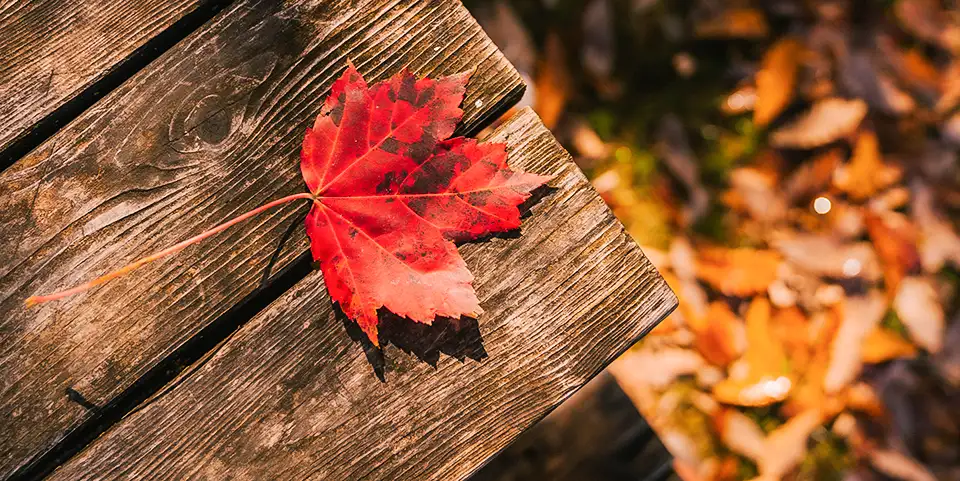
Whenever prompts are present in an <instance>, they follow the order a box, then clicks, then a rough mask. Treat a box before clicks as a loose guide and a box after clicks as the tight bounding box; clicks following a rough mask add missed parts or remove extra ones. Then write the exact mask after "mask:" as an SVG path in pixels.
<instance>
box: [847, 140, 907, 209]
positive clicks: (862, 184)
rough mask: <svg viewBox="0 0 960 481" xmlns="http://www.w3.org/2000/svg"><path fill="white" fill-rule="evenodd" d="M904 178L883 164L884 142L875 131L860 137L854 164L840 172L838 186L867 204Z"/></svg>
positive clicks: (853, 159) (854, 198) (855, 198)
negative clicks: (882, 190) (881, 152)
mask: <svg viewBox="0 0 960 481" xmlns="http://www.w3.org/2000/svg"><path fill="white" fill-rule="evenodd" d="M899 179H900V170H899V169H896V168H894V167H890V166H888V165H887V164H885V163H884V162H883V158H882V157H881V154H880V143H879V141H878V140H877V135H876V134H875V133H873V131H870V130H865V131H863V132H861V133H860V137H858V138H857V145H856V147H855V148H854V150H853V157H852V158H851V159H850V163H849V164H847V165H845V166H843V167H841V168H840V169H838V170H837V172H836V175H835V176H834V180H833V182H834V184H835V185H836V186H837V188H838V189H840V190H842V191H844V192H846V193H847V195H848V196H849V197H850V198H851V199H853V200H855V201H860V202H862V201H864V200H866V199H868V198H870V197H871V196H873V195H874V194H876V193H877V192H878V191H879V190H881V189H885V188H887V187H889V186H890V185H891V184H893V183H894V182H896V181H897V180H899Z"/></svg>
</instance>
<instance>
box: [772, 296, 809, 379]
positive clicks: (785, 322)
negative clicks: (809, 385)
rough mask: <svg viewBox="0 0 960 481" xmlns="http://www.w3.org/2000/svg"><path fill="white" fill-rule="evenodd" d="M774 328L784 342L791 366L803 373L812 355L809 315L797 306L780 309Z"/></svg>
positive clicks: (774, 318)
mask: <svg viewBox="0 0 960 481" xmlns="http://www.w3.org/2000/svg"><path fill="white" fill-rule="evenodd" d="M772 330H773V333H774V335H775V336H776V338H777V339H778V340H779V342H780V343H782V344H783V348H784V351H785V352H786V354H787V357H788V358H789V359H790V364H791V366H793V368H794V370H795V371H797V372H801V373H802V372H803V370H804V369H805V368H806V367H807V364H808V363H809V361H810V355H811V350H810V344H809V339H808V322H807V316H806V315H804V314H803V311H801V310H800V308H798V307H796V306H793V307H788V308H785V309H779V310H777V313H776V314H774V316H773V322H772Z"/></svg>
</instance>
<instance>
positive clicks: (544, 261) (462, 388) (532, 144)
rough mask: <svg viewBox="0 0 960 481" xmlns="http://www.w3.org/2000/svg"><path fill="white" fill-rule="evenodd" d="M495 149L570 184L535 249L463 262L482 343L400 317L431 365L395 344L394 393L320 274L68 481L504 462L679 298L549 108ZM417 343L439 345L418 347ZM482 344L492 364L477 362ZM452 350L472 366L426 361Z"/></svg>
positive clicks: (529, 223) (509, 128)
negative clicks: (557, 131)
mask: <svg viewBox="0 0 960 481" xmlns="http://www.w3.org/2000/svg"><path fill="white" fill-rule="evenodd" d="M492 138H493V140H496V141H504V142H506V143H507V144H508V149H509V152H510V162H511V164H512V165H514V166H515V167H519V168H521V169H523V170H526V171H529V172H536V173H543V174H556V175H557V178H556V179H555V180H554V181H552V182H551V185H552V186H553V187H555V188H556V190H555V191H554V192H553V193H552V194H551V195H549V196H547V197H546V198H544V199H543V200H541V201H540V202H539V203H537V204H535V205H534V206H533V207H532V215H531V216H530V217H529V218H527V219H526V220H525V221H524V224H523V227H522V228H521V230H522V235H521V236H520V237H519V238H507V239H503V238H495V239H492V240H490V241H488V242H483V243H470V244H465V245H463V246H461V247H460V250H461V252H462V253H463V254H464V258H465V259H466V261H467V264H468V265H469V267H470V269H471V271H472V272H473V273H474V274H475V275H476V276H477V282H476V287H477V291H478V293H479V296H480V299H481V305H482V306H483V308H484V309H485V311H486V312H485V313H484V314H483V315H482V316H481V319H480V322H479V335H480V336H482V340H481V339H480V338H479V336H478V335H477V333H476V332H474V333H473V335H471V334H470V332H471V329H466V328H465V331H466V333H465V332H460V333H457V334H455V333H454V327H453V324H447V325H445V326H443V327H440V326H438V327H436V328H435V329H437V330H440V331H441V332H439V333H438V332H432V331H431V330H429V329H426V330H425V329H422V328H420V327H419V326H418V325H415V324H413V323H412V322H409V321H403V320H397V321H396V322H397V323H400V324H401V325H402V326H405V327H400V328H394V329H385V330H381V333H382V335H383V338H384V340H386V339H393V340H392V341H391V343H393V344H399V345H400V346H401V348H403V347H404V346H406V348H408V349H409V350H410V351H411V352H413V353H414V354H416V355H414V354H406V353H404V352H401V348H396V347H394V346H390V347H388V348H387V349H386V352H385V354H384V355H385V357H386V358H387V361H386V363H385V365H386V366H387V368H388V369H387V372H386V382H381V381H380V380H378V379H377V377H376V376H375V375H374V372H373V369H372V368H371V365H370V363H368V359H367V357H366V356H365V355H364V351H363V349H361V346H360V345H358V344H357V343H356V342H355V341H353V340H351V337H350V336H348V334H347V332H345V330H344V325H343V324H342V323H341V321H340V320H339V319H338V318H337V316H336V315H335V314H334V312H333V311H332V309H331V303H330V300H329V297H328V296H327V293H326V290H325V289H324V286H323V279H322V277H321V275H320V273H319V272H314V273H312V274H311V275H309V276H308V277H307V278H305V279H303V280H302V281H301V282H299V283H298V284H297V285H296V286H295V287H294V288H293V289H291V290H290V291H288V292H287V293H286V294H284V295H283V296H282V297H281V298H280V299H278V300H277V301H276V302H275V303H274V304H272V305H271V306H270V307H268V308H267V309H266V310H265V311H264V312H262V313H261V314H260V315H258V316H257V317H255V318H254V319H253V320H251V321H250V323H248V324H247V325H245V326H244V327H243V328H242V329H241V330H240V331H238V332H237V333H236V334H235V335H234V337H232V338H231V339H230V340H229V341H228V342H227V343H226V344H225V345H224V346H223V347H222V348H221V349H220V350H219V351H218V352H217V353H216V354H214V355H213V357H212V358H211V359H210V360H209V361H208V362H207V363H206V364H205V365H203V367H201V368H200V369H198V370H197V371H196V372H195V373H194V374H193V375H191V376H189V377H187V378H186V379H184V380H183V381H182V383H181V384H179V385H178V386H177V387H176V388H174V389H172V390H171V391H170V392H169V393H168V394H166V395H165V396H163V397H161V398H159V399H158V400H157V401H156V402H154V403H152V404H150V405H148V406H146V407H145V408H144V409H142V410H141V411H139V412H137V413H136V414H134V415H132V416H130V417H128V418H126V419H125V420H124V421H122V422H121V423H120V424H118V425H116V426H115V427H114V428H113V429H111V430H110V431H108V432H107V433H105V434H104V435H103V436H101V437H100V438H99V439H98V440H97V441H96V442H95V443H94V444H92V445H91V446H90V447H88V449H86V450H85V451H84V452H83V453H81V454H80V455H79V456H78V457H76V458H74V459H72V460H71V461H70V462H68V463H67V464H66V465H64V466H62V467H61V468H60V469H59V470H58V471H57V472H56V473H55V474H54V475H53V477H52V479H54V480H73V479H92V478H97V479H171V480H179V479H318V480H320V479H324V480H326V479H350V480H358V479H391V480H398V479H416V480H445V481H449V480H454V479H462V478H464V477H466V476H467V475H469V474H470V473H471V472H473V471H474V470H475V469H476V468H477V467H478V466H480V465H481V464H482V463H483V462H484V461H485V460H486V459H488V458H489V457H490V456H492V455H493V454H495V453H496V452H498V451H499V450H500V449H502V448H504V447H505V446H506V445H507V444H508V443H510V441H511V440H513V439H514V438H515V437H517V436H518V435H519V434H520V432H522V431H523V430H525V429H526V428H528V427H529V426H530V425H531V424H532V423H534V422H535V421H536V420H538V419H540V418H541V417H543V416H544V415H545V414H546V413H547V412H548V411H549V410H550V409H552V408H553V407H554V406H556V405H558V404H559V403H560V402H561V401H562V400H563V399H565V398H566V397H568V396H570V395H571V394H572V393H573V392H574V391H575V390H576V389H578V388H579V387H580V386H582V385H583V384H584V383H586V382H587V381H588V380H589V379H590V378H592V377H593V376H595V375H596V374H597V373H598V372H599V371H600V370H601V369H602V368H603V367H604V366H605V365H606V364H607V363H608V362H610V361H611V360H612V359H613V358H614V357H615V356H617V355H618V354H619V353H621V352H622V351H623V350H625V349H626V348H627V347H629V346H630V345H631V344H632V343H633V342H634V341H636V340H637V339H638V338H639V337H641V336H642V335H643V334H645V333H646V332H647V331H648V330H649V329H651V328H652V327H653V326H654V325H655V324H656V323H657V322H659V320H660V319H662V318H663V317H664V316H665V315H666V314H668V313H669V312H670V311H671V310H673V308H674V307H675V306H676V298H675V297H674V295H673V293H672V292H670V290H669V288H667V286H666V284H665V283H664V282H663V279H662V278H661V277H660V276H659V274H658V273H657V272H656V270H655V269H654V268H653V266H651V264H650V263H649V262H648V261H647V259H646V258H645V257H644V256H643V254H642V253H641V252H640V249H639V248H638V247H637V246H636V244H634V243H633V241H632V240H630V237H629V236H628V235H627V234H626V233H625V232H624V231H623V227H622V226H621V225H620V223H619V222H617V220H616V219H615V218H614V217H613V215H612V214H611V212H610V210H609V209H608V208H607V207H606V205H604V203H603V201H602V200H601V199H600V197H599V196H598V195H597V193H596V192H595V191H594V190H593V189H592V187H591V186H590V184H589V183H588V182H587V180H586V178H584V176H583V174H582V173H581V172H580V170H579V169H578V168H577V167H576V165H574V164H573V162H571V159H570V157H569V155H568V154H566V153H565V152H564V151H563V149H562V148H561V147H560V146H559V145H558V144H557V142H556V141H555V140H554V139H553V137H552V136H551V135H550V133H549V132H548V131H547V130H546V128H544V127H543V125H542V124H541V123H540V121H539V119H538V118H537V117H536V115H535V114H533V113H532V111H530V110H529V109H524V110H522V111H521V112H520V113H519V114H518V115H517V116H516V117H515V118H513V119H512V120H511V121H510V122H508V123H507V124H505V125H504V126H503V127H501V128H500V129H499V130H498V131H497V132H495V133H494V134H493V135H492ZM464 325H466V324H464ZM406 330H409V331H412V332H415V333H416V334H417V335H419V336H424V334H426V336H425V337H426V338H427V339H430V340H431V342H429V343H428V345H426V346H421V348H417V347H411V346H410V344H407V342H408V341H409V339H408V338H407V337H405V334H407V332H406ZM385 331H387V332H386V333H385ZM390 332H392V334H391V333H390ZM391 336H392V337H391ZM451 338H455V339H458V340H459V345H460V347H461V348H465V349H466V350H465V351H463V350H458V349H457V348H455V347H452V346H450V345H448V344H444V342H443V340H444V339H451ZM397 339H403V340H402V341H399V342H398V341H397ZM454 344H458V343H454ZM478 345H482V348H483V349H484V350H485V351H486V353H487V356H486V357H485V358H483V359H482V360H479V361H478V360H472V359H470V357H471V354H469V353H473V354H476V353H477V352H479V351H478V349H477V348H478ZM443 346H446V348H448V349H449V352H451V353H452V354H454V357H456V356H457V355H458V354H460V355H463V354H464V353H467V354H465V355H464V357H466V359H464V360H458V359H455V358H454V357H450V356H441V357H440V358H439V360H437V361H436V362H435V366H432V365H431V364H429V363H426V362H423V361H421V360H419V359H418V357H417V356H420V357H423V358H425V359H427V360H431V359H435V358H431V356H430V354H429V353H430V352H431V350H442V349H443V348H444V347H443ZM473 357H481V356H476V355H473Z"/></svg>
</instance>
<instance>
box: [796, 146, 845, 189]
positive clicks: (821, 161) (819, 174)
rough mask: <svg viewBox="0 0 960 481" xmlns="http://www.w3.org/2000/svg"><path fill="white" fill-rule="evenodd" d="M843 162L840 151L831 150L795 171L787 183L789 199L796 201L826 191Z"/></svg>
mask: <svg viewBox="0 0 960 481" xmlns="http://www.w3.org/2000/svg"><path fill="white" fill-rule="evenodd" d="M842 161H843V159H842V158H841V156H840V150H838V149H830V150H828V151H826V152H824V153H822V154H820V155H818V156H816V157H814V158H813V160H811V161H809V162H807V163H805V164H803V165H801V166H800V167H798V168H797V169H795V170H794V171H793V174H791V175H790V177H788V178H787V180H786V182H785V188H784V190H785V191H786V195H787V199H788V200H790V201H796V200H798V199H802V198H807V197H809V196H812V195H814V194H819V193H821V192H823V191H824V190H826V189H827V187H829V186H830V183H831V181H832V180H833V173H834V171H835V170H836V169H837V166H839V165H840V162H842Z"/></svg>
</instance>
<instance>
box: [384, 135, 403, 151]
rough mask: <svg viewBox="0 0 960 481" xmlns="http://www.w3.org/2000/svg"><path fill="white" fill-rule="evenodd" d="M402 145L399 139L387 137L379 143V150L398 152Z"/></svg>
mask: <svg viewBox="0 0 960 481" xmlns="http://www.w3.org/2000/svg"><path fill="white" fill-rule="evenodd" d="M401 145H403V144H401V143H400V141H399V140H397V139H395V138H393V137H387V138H386V139H384V141H383V142H382V143H381V144H380V150H382V151H384V152H387V153H389V154H397V153H399V152H400V146H401Z"/></svg>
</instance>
